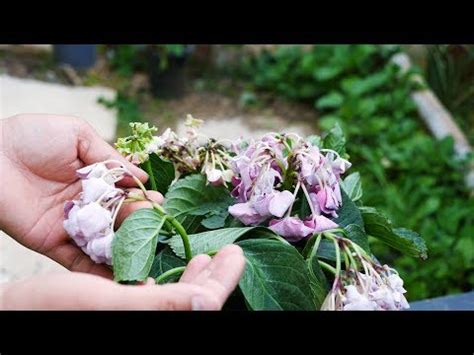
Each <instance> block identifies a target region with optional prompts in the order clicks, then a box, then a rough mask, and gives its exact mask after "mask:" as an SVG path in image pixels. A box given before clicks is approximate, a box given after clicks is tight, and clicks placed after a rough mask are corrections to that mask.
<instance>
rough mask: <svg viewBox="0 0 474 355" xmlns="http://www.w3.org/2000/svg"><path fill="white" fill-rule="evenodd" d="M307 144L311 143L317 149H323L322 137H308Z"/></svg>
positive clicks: (314, 135)
mask: <svg viewBox="0 0 474 355" xmlns="http://www.w3.org/2000/svg"><path fill="white" fill-rule="evenodd" d="M306 142H309V143H310V144H311V145H313V146H315V147H319V148H321V142H322V141H321V137H320V136H318V135H316V134H313V135H311V136H308V137H306Z"/></svg>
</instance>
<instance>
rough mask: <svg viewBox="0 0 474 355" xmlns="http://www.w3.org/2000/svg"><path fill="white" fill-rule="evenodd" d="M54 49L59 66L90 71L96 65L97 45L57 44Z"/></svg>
mask: <svg viewBox="0 0 474 355" xmlns="http://www.w3.org/2000/svg"><path fill="white" fill-rule="evenodd" d="M53 48H54V58H55V60H56V62H57V63H59V64H68V65H70V66H72V67H73V68H74V69H88V68H90V67H93V66H94V65H95V62H96V58H97V46H96V45H95V44H56V45H54V47H53Z"/></svg>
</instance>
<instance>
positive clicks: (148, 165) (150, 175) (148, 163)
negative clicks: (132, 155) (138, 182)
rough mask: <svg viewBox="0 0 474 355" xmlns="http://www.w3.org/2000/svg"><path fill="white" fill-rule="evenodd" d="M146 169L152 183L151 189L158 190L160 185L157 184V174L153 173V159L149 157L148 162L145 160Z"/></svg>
mask: <svg viewBox="0 0 474 355" xmlns="http://www.w3.org/2000/svg"><path fill="white" fill-rule="evenodd" d="M144 165H145V170H146V172H147V173H148V176H149V177H148V180H149V181H150V184H151V189H152V190H155V191H158V187H157V186H156V181H155V175H154V174H153V169H152V168H151V161H150V159H148V160H147V161H146V162H145V164H144Z"/></svg>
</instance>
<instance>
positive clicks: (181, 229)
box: [152, 202, 193, 262]
mask: <svg viewBox="0 0 474 355" xmlns="http://www.w3.org/2000/svg"><path fill="white" fill-rule="evenodd" d="M152 205H153V208H154V209H155V210H157V211H158V213H159V214H161V215H162V216H163V217H164V218H166V221H165V223H166V222H168V223H169V224H171V226H172V227H173V228H174V229H175V230H176V232H178V234H179V235H180V236H181V239H182V240H183V246H184V253H185V255H186V260H187V261H188V262H189V261H190V260H191V259H192V258H193V253H192V252H191V244H190V242H189V236H188V233H186V230H185V229H184V227H183V226H182V225H181V223H179V222H178V221H177V220H176V218H174V217H173V216H170V215H168V214H166V211H165V210H164V209H163V207H161V206H160V205H159V204H157V203H156V202H152Z"/></svg>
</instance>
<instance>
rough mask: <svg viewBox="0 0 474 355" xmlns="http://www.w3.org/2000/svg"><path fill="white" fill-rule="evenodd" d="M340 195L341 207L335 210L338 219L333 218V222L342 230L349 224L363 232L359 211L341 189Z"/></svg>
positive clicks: (362, 222)
mask: <svg viewBox="0 0 474 355" xmlns="http://www.w3.org/2000/svg"><path fill="white" fill-rule="evenodd" d="M341 195H342V206H341V207H340V208H339V209H338V210H337V214H338V217H337V218H333V221H334V222H336V223H337V224H338V225H339V226H341V227H343V228H344V227H346V226H348V225H349V224H356V225H358V226H359V227H360V228H361V229H362V231H364V220H363V219H362V215H361V214H360V211H359V209H358V208H357V206H356V205H355V203H354V202H353V201H352V200H351V199H350V197H349V196H347V194H346V192H345V191H344V190H343V189H341Z"/></svg>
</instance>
